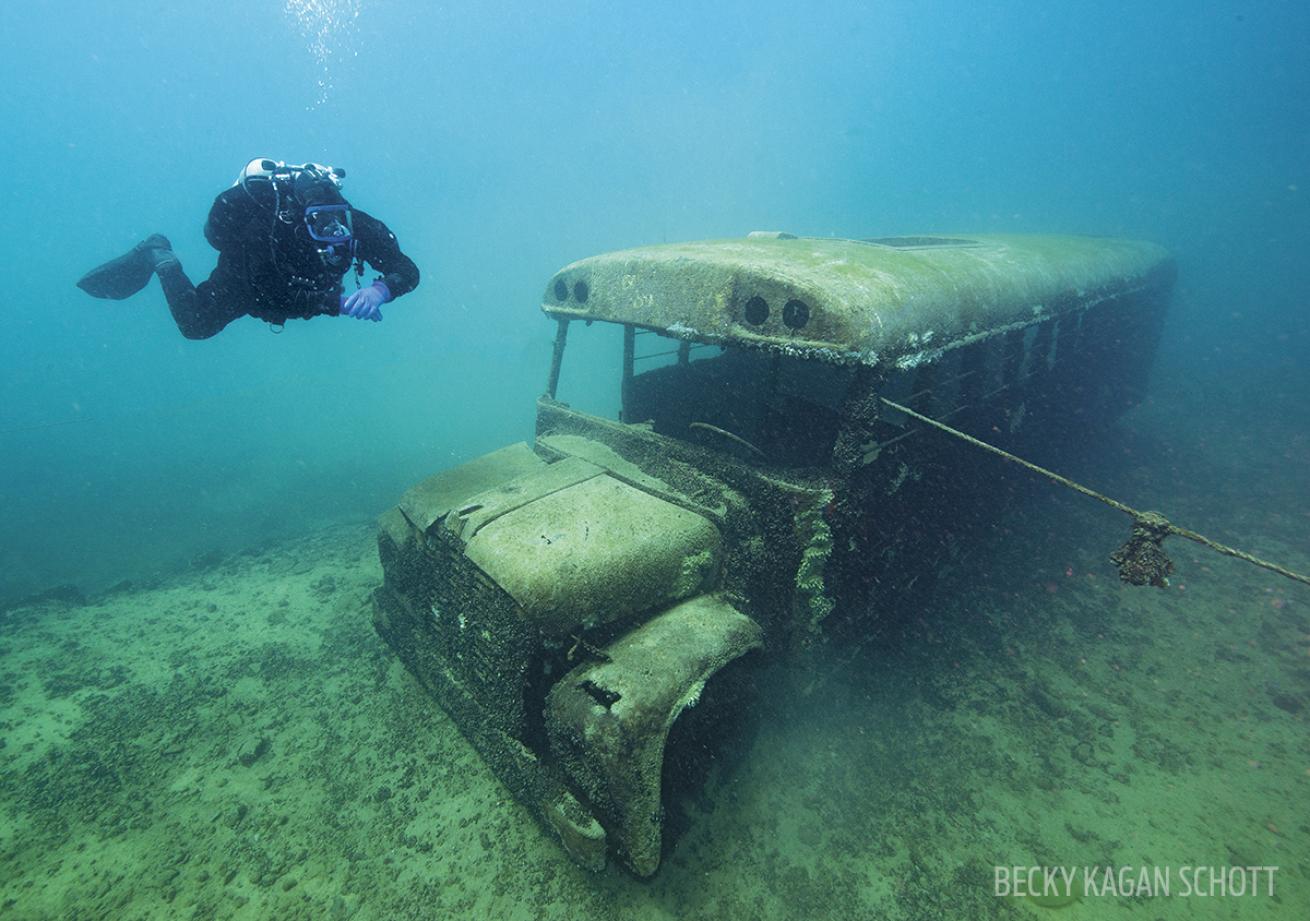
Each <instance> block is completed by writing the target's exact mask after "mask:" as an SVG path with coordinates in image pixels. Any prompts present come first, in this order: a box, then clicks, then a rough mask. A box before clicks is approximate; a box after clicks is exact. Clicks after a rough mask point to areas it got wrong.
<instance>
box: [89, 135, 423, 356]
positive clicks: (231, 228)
mask: <svg viewBox="0 0 1310 921" xmlns="http://www.w3.org/2000/svg"><path fill="white" fill-rule="evenodd" d="M342 175H344V172H343V171H341V170H336V169H334V168H332V167H324V166H321V165H319V164H312V163H311V164H304V165H302V166H291V167H288V166H286V165H285V164H282V163H275V162H274V161H270V160H253V161H251V163H250V164H249V165H248V166H247V167H246V169H244V170H243V171H242V173H241V176H240V177H239V178H238V179H237V182H236V184H235V185H233V186H232V187H231V188H229V189H227V190H226V191H224V192H223V193H221V194H220V195H219V196H218V197H217V198H216V199H215V200H214V204H213V207H212V208H210V211H209V219H208V220H207V221H206V222H205V239H206V240H208V241H209V243H210V245H211V246H213V247H214V248H215V249H216V250H218V267H217V268H215V269H214V271H213V273H212V274H211V275H210V276H209V279H208V280H207V281H202V282H201V283H200V284H199V285H193V284H192V283H191V280H190V279H189V278H187V276H186V273H185V272H184V271H183V270H182V265H181V263H180V262H179V261H178V259H177V257H176V256H175V255H174V254H173V251H172V249H171V247H170V246H169V243H168V241H167V239H165V238H164V237H162V236H159V235H155V236H153V237H150V238H149V239H148V240H146V241H144V242H143V243H141V244H138V245H137V246H136V247H134V248H133V250H132V251H131V252H129V253H128V254H126V255H125V256H120V257H119V258H118V259H115V260H113V261H111V262H108V263H105V265H103V266H100V267H98V268H96V269H93V270H92V271H91V272H88V273H87V275H86V276H84V277H83V279H82V280H81V281H79V282H78V286H79V287H81V288H82V289H83V290H85V291H87V292H88V293H90V294H93V295H95V296H96V297H107V298H113V299H121V298H124V297H128V296H130V295H131V294H134V293H136V292H137V291H139V290H140V289H141V288H142V287H144V286H145V285H146V284H147V283H148V282H149V279H150V275H151V274H157V275H158V276H159V281H160V284H161V285H162V286H163V289H164V296H165V297H166V298H167V300H168V307H169V310H170V311H171V312H172V314H173V319H174V321H175V322H176V323H177V327H178V329H179V330H181V332H182V335H184V336H186V337H187V338H188V339H206V338H208V337H210V336H213V335H214V334H216V333H217V332H218V331H219V330H221V329H222V328H223V327H225V326H226V325H227V324H228V323H231V322H232V321H233V320H235V319H236V318H237V317H240V316H244V315H246V314H249V315H250V316H253V317H258V318H259V319H261V320H264V321H266V322H268V323H272V324H274V325H279V326H280V325H281V324H283V323H285V322H286V321H287V320H289V319H293V318H302V319H308V318H309V317H314V316H318V315H320V314H327V315H332V316H335V315H337V314H339V313H342V312H347V311H343V304H344V303H345V302H346V301H347V298H348V295H347V293H346V290H345V285H344V284H343V279H344V276H345V274H346V273H347V272H348V271H350V269H351V268H352V267H353V268H354V270H355V277H356V279H358V278H359V276H360V275H362V274H363V271H364V263H366V262H367V263H368V264H369V265H371V266H372V267H373V268H375V269H377V270H378V271H380V272H382V273H383V274H382V276H381V277H380V278H378V279H377V280H376V281H375V282H374V283H373V288H374V291H377V292H381V296H380V298H379V297H378V296H376V295H374V294H373V291H370V290H369V289H367V288H366V289H364V290H365V292H366V293H369V294H370V295H371V296H373V297H374V300H375V301H376V302H378V303H381V302H386V301H389V300H391V299H393V298H396V297H399V296H400V295H402V294H406V293H408V292H410V291H412V290H414V288H415V287H416V286H417V285H418V280H419V271H418V267H417V266H416V265H415V264H414V262H413V260H411V259H410V258H409V257H408V256H406V255H405V254H404V253H402V252H401V251H400V246H399V244H398V243H397V242H396V236H395V234H393V233H392V232H391V231H390V230H389V229H388V228H387V225H386V224H384V223H382V222H381V221H379V220H378V219H377V218H374V217H372V216H371V215H368V214H365V213H364V212H363V211H360V210H358V209H356V208H353V207H351V206H350V205H349V203H347V202H346V200H345V199H344V198H343V197H341V194H340V191H339V187H340V177H341V176H342ZM354 287H355V288H358V287H359V284H358V281H356V284H355V285H354ZM352 315H354V316H361V314H360V313H352ZM380 316H381V315H380V313H378V312H377V311H376V303H375V304H374V315H372V316H369V317H368V318H370V319H380Z"/></svg>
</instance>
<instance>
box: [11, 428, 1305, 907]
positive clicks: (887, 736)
mask: <svg viewBox="0 0 1310 921" xmlns="http://www.w3.org/2000/svg"><path fill="white" fill-rule="evenodd" d="M1148 412H1149V411H1148ZM1140 418H1142V416H1141V415H1139V419H1140ZM1146 418H1149V415H1147V416H1146ZM1289 450H1290V452H1291V454H1292V456H1294V457H1300V458H1306V457H1310V450H1307V446H1306V444H1305V443H1304V440H1302V441H1299V442H1297V443H1295V444H1293V445H1292V446H1291V447H1290V449H1289ZM1218 462H1219V464H1220V467H1221V468H1222V466H1223V462H1224V459H1223V458H1222V457H1221V458H1218ZM1177 463H1178V464H1181V465H1183V467H1184V468H1186V467H1187V465H1188V464H1191V465H1192V466H1193V467H1195V466H1196V465H1199V463H1200V462H1199V461H1195V460H1193V461H1178V462H1177ZM1234 463H1237V461H1234ZM1242 463H1244V464H1245V461H1243V462H1242ZM1269 463H1270V464H1273V465H1275V466H1276V465H1277V463H1278V458H1277V457H1274V458H1273V459H1272V460H1270V461H1269ZM1107 469H1108V468H1107ZM1115 469H1117V470H1119V471H1120V474H1119V475H1120V479H1119V480H1118V482H1112V483H1111V484H1110V485H1112V486H1115V487H1117V488H1119V490H1120V492H1121V493H1122V494H1127V495H1132V494H1134V493H1136V492H1142V491H1144V492H1148V493H1149V492H1151V491H1152V490H1153V489H1154V490H1158V491H1162V492H1163V494H1166V495H1167V494H1168V492H1169V490H1168V481H1169V478H1170V476H1185V475H1188V474H1189V469H1183V470H1182V471H1181V472H1180V471H1178V470H1177V469H1175V471H1174V472H1173V473H1172V474H1171V473H1170V472H1169V470H1167V469H1162V468H1161V467H1160V465H1158V464H1156V465H1153V466H1152V468H1151V469H1150V471H1147V470H1144V469H1136V470H1135V469H1134V468H1133V467H1132V465H1131V464H1130V465H1128V466H1127V467H1123V466H1122V465H1120V466H1118V467H1116V468H1115ZM1278 469H1281V470H1282V471H1283V472H1282V473H1281V474H1280V473H1278ZM1191 472H1194V470H1193V471H1191ZM1221 472H1222V470H1221ZM1251 472H1253V473H1254V474H1255V475H1256V476H1257V477H1259V474H1260V470H1259V469H1255V470H1254V471H1251ZM1106 475H1107V476H1111V478H1113V476H1112V475H1111V474H1106ZM1280 476H1281V477H1282V479H1280ZM1304 476H1305V475H1304V474H1299V475H1289V474H1287V473H1286V469H1285V467H1281V468H1277V469H1274V468H1272V467H1271V470H1270V471H1269V472H1268V475H1267V476H1265V477H1264V478H1263V479H1260V480H1259V482H1260V483H1262V484H1263V486H1261V487H1259V488H1254V492H1255V494H1254V495H1253V496H1248V495H1247V492H1241V491H1240V490H1247V491H1251V490H1252V489H1253V487H1252V486H1251V483H1252V480H1250V479H1243V480H1242V482H1241V483H1240V484H1235V485H1232V486H1231V487H1230V488H1232V489H1233V490H1235V491H1236V492H1235V493H1234V495H1233V496H1231V497H1229V496H1225V495H1223V494H1222V488H1221V487H1216V489H1218V490H1220V492H1218V493H1216V494H1215V495H1214V496H1213V497H1212V499H1211V500H1210V501H1213V502H1215V503H1218V504H1219V505H1220V506H1222V507H1226V508H1229V509H1231V511H1230V513H1229V514H1228V516H1227V517H1226V518H1224V517H1222V516H1216V515H1215V514H1214V511H1213V507H1210V506H1202V505H1197V506H1196V507H1194V508H1192V509H1191V510H1190V511H1191V512H1193V513H1194V514H1196V515H1205V514H1206V513H1207V509H1208V510H1209V513H1210V515H1211V518H1212V519H1214V520H1219V521H1221V523H1222V524H1224V525H1225V526H1227V527H1228V528H1229V529H1230V532H1229V533H1248V534H1257V535H1262V536H1261V538H1260V542H1259V543H1257V545H1256V546H1253V547H1251V548H1250V549H1252V550H1255V551H1256V552H1259V553H1262V554H1265V555H1268V556H1271V557H1274V558H1277V559H1279V560H1281V561H1283V562H1285V563H1287V564H1289V565H1292V566H1295V567H1297V568H1300V569H1306V568H1310V546H1308V545H1307V542H1306V539H1305V536H1304V535H1305V534H1306V533H1307V532H1310V519H1308V518H1307V517H1306V516H1305V511H1304V510H1305V507H1306V490H1305V483H1304ZM1134 477H1137V478H1138V480H1140V482H1139V481H1135V480H1134ZM1220 479H1221V480H1222V477H1220ZM1135 487H1137V488H1135ZM1280 490H1281V492H1280ZM1239 500H1240V501H1239ZM1169 511H1171V512H1174V513H1179V512H1183V513H1186V512H1188V511H1189V509H1187V508H1183V509H1178V508H1176V507H1175V508H1170V509H1169ZM1178 517H1179V520H1180V522H1181V523H1185V524H1194V523H1195V522H1196V521H1197V519H1196V518H1195V517H1192V518H1189V517H1188V516H1187V515H1186V514H1179V515H1178ZM1126 535H1127V527H1126V523H1125V522H1124V521H1121V520H1120V519H1119V518H1117V517H1115V516H1113V515H1112V514H1111V513H1107V512H1105V511H1104V510H1102V509H1100V508H1097V507H1089V506H1088V505H1087V504H1085V503H1084V502H1083V500H1081V499H1077V498H1072V497H1068V496H1067V495H1065V494H1056V493H1055V492H1053V491H1052V492H1049V493H1046V492H1042V491H1040V490H1039V491H1038V492H1037V493H1036V494H1035V495H1034V496H1033V497H1032V498H1031V499H1030V500H1029V501H1028V503H1027V505H1026V506H1025V507H1024V508H1022V509H1019V510H1017V511H1013V512H1012V513H1010V514H1009V515H1008V516H1007V518H1006V519H1005V520H1004V521H1003V522H1002V523H999V524H998V525H997V527H996V529H995V533H994V538H995V539H994V540H992V541H989V543H988V546H987V547H986V548H985V549H980V550H979V551H978V552H977V553H975V554H972V555H970V556H969V557H968V558H966V559H964V560H962V561H961V562H960V563H959V565H958V567H957V568H956V569H955V570H954V571H952V572H950V573H947V574H946V575H945V576H944V583H945V584H944V585H943V586H941V587H940V588H939V589H938V591H937V592H936V593H935V594H934V595H933V596H932V597H931V600H929V602H928V603H927V604H926V606H925V608H924V610H922V611H919V612H913V613H911V614H909V615H908V616H906V617H904V618H903V620H902V621H901V622H899V623H896V624H893V625H890V626H888V627H887V628H885V629H883V630H881V631H880V632H879V633H878V634H877V635H876V636H875V637H874V638H873V639H871V640H870V642H869V643H868V644H867V645H865V646H863V647H861V648H859V649H852V648H841V649H829V650H826V651H823V652H824V654H821V655H819V656H817V657H816V662H817V663H818V664H817V665H816V666H813V667H811V666H806V667H805V668H801V669H792V670H791V671H782V670H778V672H777V673H776V674H770V675H769V676H768V680H766V681H761V682H760V686H761V688H762V689H763V690H762V692H761V695H760V697H759V699H758V701H757V706H756V707H755V710H754V712H753V714H752V716H751V718H750V720H749V728H748V730H747V731H746V732H745V733H744V734H743V739H742V741H741V743H740V745H739V746H738V748H737V749H735V750H733V751H731V752H727V753H725V754H724V756H723V757H722V758H721V759H720V761H721V763H720V764H719V765H718V767H717V768H716V769H715V771H714V772H713V774H712V776H711V779H710V782H709V783H708V785H707V786H706V788H705V789H704V790H703V791H699V792H696V793H694V794H691V795H688V796H685V797H683V798H681V800H680V801H679V806H678V809H679V814H680V818H679V821H678V823H677V824H678V825H679V826H681V827H684V828H685V830H684V831H683V832H682V834H681V835H680V837H679V838H678V840H677V842H676V844H675V845H674V846H673V848H672V850H671V851H670V853H669V854H668V855H667V857H666V860H665V864H664V866H663V867H662V868H661V870H660V872H659V874H658V875H657V876H656V877H655V878H654V879H653V880H650V881H638V880H635V879H632V878H631V877H630V876H628V875H626V874H625V873H624V872H622V871H621V870H619V869H617V868H613V867H611V869H610V870H609V871H607V872H606V873H604V874H600V875H592V874H589V873H587V872H586V871H583V870H581V869H578V868H576V867H575V866H573V865H572V864H571V863H569V862H568V860H567V859H566V858H565V857H564V856H563V854H562V852H561V851H560V850H559V849H558V848H557V847H556V845H555V844H554V843H553V842H552V841H551V840H550V839H549V838H548V837H546V835H545V834H544V833H543V832H542V831H541V830H540V829H539V828H538V826H537V825H536V824H535V823H534V822H533V821H532V820H531V818H530V817H529V815H528V814H527V812H526V811H525V810H524V809H523V808H521V807H520V806H519V805H518V804H516V803H515V802H514V801H512V800H511V799H509V797H508V795H507V793H506V792H505V790H504V789H503V788H502V787H501V786H500V785H499V784H498V782H497V781H496V780H495V778H494V777H493V776H492V775H491V774H490V772H489V771H488V769H487V768H486V767H485V766H484V765H483V763H482V762H481V761H480V760H479V758H478V757H477V755H476V753H475V752H474V751H473V750H472V748H471V747H470V746H469V745H468V744H467V743H466V742H465V741H464V739H463V738H462V736H461V735H460V734H459V732H458V731H457V729H456V728H455V726H454V724H453V723H452V722H451V721H450V720H449V719H448V718H447V717H446V716H445V715H444V714H443V713H442V712H441V711H440V710H439V709H437V708H436V707H435V706H434V705H433V704H432V702H431V701H430V700H429V699H428V698H427V697H426V696H425V695H424V694H423V692H422V691H421V690H420V689H419V688H418V686H417V684H416V683H415V682H414V681H413V680H412V679H411V678H410V676H409V675H408V674H407V673H406V672H405V671H404V669H403V668H401V666H400V665H399V664H398V662H397V661H396V659H395V658H394V656H392V655H391V654H389V651H388V650H387V649H386V647H385V646H384V645H383V644H382V643H381V641H380V640H379V639H378V638H377V636H376V635H375V634H374V632H373V630H372V627H371V624H370V598H369V596H370V592H371V590H372V588H373V587H374V586H375V585H376V584H377V583H378V582H379V580H380V578H381V571H380V568H379V565H378V562H377V556H376V551H375V548H374V544H373V532H372V529H371V527H370V526H367V525H362V524H360V525H350V526H341V527H336V528H332V529H329V530H325V531H322V532H319V533H315V534H312V535H309V536H305V537H303V538H301V539H298V540H295V541H292V542H288V543H285V544H281V545H278V546H274V547H268V548H261V549H260V550H257V551H249V552H246V553H239V554H236V555H233V556H229V557H227V558H224V559H213V560H209V561H207V562H206V563H205V564H204V565H202V566H199V567H196V568H193V569H191V570H188V571H185V572H180V573H174V574H171V575H168V576H163V577H159V578H158V579H156V580H154V581H151V582H146V583H141V582H138V584H136V585H133V586H128V585H124V586H121V587H119V588H118V589H116V590H114V591H111V592H108V593H106V594H103V595H100V596H97V597H94V598H92V599H91V600H90V601H89V602H88V603H86V604H76V603H70V602H68V601H59V600H48V601H46V602H42V603H37V604H32V605H28V606H26V607H19V608H14V609H11V610H9V611H7V612H5V613H4V614H0V647H2V651H0V782H2V786H0V917H3V918H5V919H13V921H20V919H47V918H49V919H83V918H85V919H90V918H113V919H133V918H143V919H144V918H223V919H227V918H276V919H299V918H304V919H316V921H317V919H347V918H359V919H365V918H370V919H371V918H377V919H410V918H488V919H513V918H523V919H535V918H560V919H566V918H567V919H588V918H607V919H608V918H625V919H626V918H635V919H662V918H670V919H671V918H680V919H681V918H705V919H709V918H715V919H737V918H741V919H748V918H749V919H771V918H780V919H781V918H805V919H819V918H832V919H866V918H867V919H875V918H876V919H888V921H919V919H954V918H963V919H984V918H1032V917H1038V918H1041V917H1049V918H1051V919H1052V921H1056V919H1076V918H1086V919H1099V918H1125V919H1141V921H1155V919H1175V918H1179V919H1181V918H1194V917H1202V918H1263V919H1270V921H1276V919H1299V918H1306V917H1310V859H1308V858H1310V733H1308V732H1307V718H1308V717H1310V589H1306V588H1304V587H1300V586H1297V585H1295V584H1293V583H1290V582H1287V581H1284V580H1280V579H1279V578H1278V577H1276V576H1273V575H1269V574H1265V573H1262V572H1260V571H1258V570H1255V569H1253V568H1250V567H1248V566H1246V565H1244V564H1241V563H1237V562H1234V561H1230V560H1226V559H1223V558H1219V557H1215V556H1212V555H1209V554H1207V553H1206V552H1205V551H1202V550H1201V549H1199V548H1193V547H1192V546H1190V545H1180V544H1179V543H1178V542H1177V541H1176V540H1174V541H1171V542H1170V543H1169V544H1168V545H1167V546H1168V547H1169V548H1170V550H1171V552H1172V554H1173V555H1174V558H1175V560H1176V562H1177V564H1178V572H1177V573H1176V574H1175V578H1174V580H1173V584H1172V585H1171V586H1170V588H1168V589H1164V590H1159V589H1133V588H1130V587H1126V586H1123V585H1121V584H1120V583H1119V582H1118V580H1117V579H1116V578H1115V575H1114V571H1113V569H1112V568H1111V567H1110V565H1109V564H1108V563H1107V562H1106V559H1105V557H1106V555H1107V554H1108V552H1109V550H1110V549H1113V547H1114V546H1115V545H1116V544H1117V542H1118V541H1120V540H1122V539H1123V537H1126ZM998 865H1001V866H1016V865H1018V866H1027V865H1056V866H1077V867H1082V866H1098V867H1106V866H1109V867H1116V868H1118V867H1125V866H1127V867H1134V868H1136V867H1142V866H1146V867H1159V866H1167V867H1172V868H1174V869H1175V870H1176V869H1177V868H1180V867H1184V866H1215V867H1230V866H1277V867H1279V870H1278V871H1277V874H1276V876H1275V885H1274V894H1273V895H1272V896H1269V895H1260V896H1246V897H1243V898H1235V897H1227V898H1197V897H1192V898H1183V897H1179V896H1178V895H1177V894H1173V895H1170V896H1164V895H1162V894H1158V893H1155V894H1152V893H1128V894H1125V893H1120V894H1117V895H1107V894H1100V895H1095V894H1092V895H1086V896H1085V897H1084V898H1082V899H1080V900H1078V901H1076V902H1074V903H1073V904H1071V905H1067V906H1063V907H1046V906H1043V905H1039V904H1037V903H1036V902H1034V901H1032V900H1029V899H1015V898H998V897H996V896H995V895H994V894H993V885H994V874H995V870H994V868H995V867H996V866H998Z"/></svg>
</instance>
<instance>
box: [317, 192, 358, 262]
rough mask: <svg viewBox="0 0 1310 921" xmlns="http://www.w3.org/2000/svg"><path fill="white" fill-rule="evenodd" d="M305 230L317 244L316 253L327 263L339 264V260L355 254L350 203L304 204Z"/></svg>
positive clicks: (351, 257) (348, 258)
mask: <svg viewBox="0 0 1310 921" xmlns="http://www.w3.org/2000/svg"><path fill="white" fill-rule="evenodd" d="M305 230H306V231H307V232H308V233H309V238H310V239H311V240H313V241H314V242H315V243H317V244H318V254H319V256H320V257H322V259H323V261H324V262H326V263H328V264H329V265H340V264H341V260H343V259H345V260H347V261H348V260H350V259H353V258H354V256H355V233H354V222H353V221H352V219H351V216H350V205H345V204H330V205H306V206H305Z"/></svg>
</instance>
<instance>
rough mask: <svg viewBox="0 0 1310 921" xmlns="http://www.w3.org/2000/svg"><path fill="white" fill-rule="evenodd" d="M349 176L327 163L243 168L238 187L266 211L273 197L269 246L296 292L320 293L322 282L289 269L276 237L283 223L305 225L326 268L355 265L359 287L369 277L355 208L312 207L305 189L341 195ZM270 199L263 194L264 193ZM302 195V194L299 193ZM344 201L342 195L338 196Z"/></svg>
mask: <svg viewBox="0 0 1310 921" xmlns="http://www.w3.org/2000/svg"><path fill="white" fill-rule="evenodd" d="M345 178H346V171H345V170H343V169H341V168H340V167H336V166H325V165H324V164H322V163H283V162H282V161H281V160H269V159H267V158H257V159H254V160H251V161H250V162H249V163H247V164H246V165H245V167H243V168H242V170H241V173H240V174H239V175H238V176H237V181H236V182H235V183H233V184H234V185H237V186H240V187H241V188H242V189H244V190H245V192H246V194H247V195H249V196H250V197H251V199H252V200H253V201H254V202H255V203H256V204H257V205H259V206H260V207H261V208H268V207H269V195H268V192H271V193H272V221H271V224H270V227H269V247H270V250H271V252H272V257H273V265H274V267H275V268H277V270H278V273H279V274H281V275H282V276H283V277H284V278H285V279H286V280H287V282H288V283H289V284H290V285H291V286H293V287H296V288H301V289H306V290H309V289H312V290H318V289H319V288H320V287H321V285H320V279H317V278H305V277H303V276H301V275H298V274H296V273H294V272H290V271H287V270H285V269H284V267H283V260H282V258H281V256H280V254H279V252H278V246H277V240H276V233H275V231H276V230H277V225H278V224H279V223H281V224H284V225H286V226H288V227H292V228H295V227H296V225H297V224H298V223H299V224H301V225H302V226H303V227H304V230H305V233H306V234H307V235H308V237H309V239H310V241H311V242H312V243H313V245H314V249H315V251H316V252H317V253H318V257H319V259H320V260H321V261H322V263H323V267H324V268H325V269H328V270H332V269H341V268H342V263H343V262H346V263H351V262H353V263H354V268H355V286H356V287H359V279H360V277H361V276H363V274H364V260H363V257H362V256H360V255H359V241H358V240H356V239H355V234H354V224H353V219H352V215H351V210H350V205H348V204H346V203H345V202H344V199H343V200H342V201H340V202H337V203H326V204H315V203H306V202H305V201H304V200H303V199H304V195H303V190H312V189H315V188H320V189H321V188H324V187H331V188H332V189H333V190H335V191H337V192H338V193H339V192H340V189H341V181H342V180H343V179H345ZM261 187H262V188H263V190H264V194H263V195H260V194H257V192H259V191H260V190H261ZM297 190H302V192H301V193H300V194H298V192H297ZM338 197H339V195H338Z"/></svg>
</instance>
